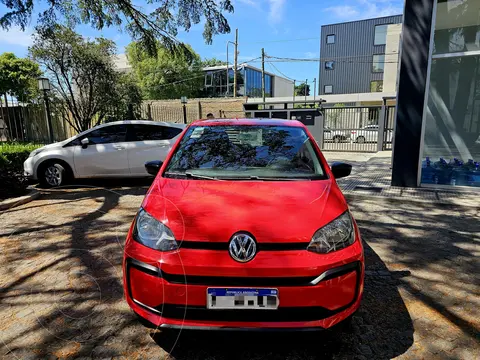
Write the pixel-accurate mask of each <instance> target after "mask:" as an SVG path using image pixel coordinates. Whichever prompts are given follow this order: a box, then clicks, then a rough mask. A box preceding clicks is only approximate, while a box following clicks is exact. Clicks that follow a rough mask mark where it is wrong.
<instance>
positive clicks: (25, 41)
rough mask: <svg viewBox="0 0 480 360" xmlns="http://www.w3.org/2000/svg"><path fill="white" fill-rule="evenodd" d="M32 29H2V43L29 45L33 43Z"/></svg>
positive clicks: (0, 38) (0, 40)
mask: <svg viewBox="0 0 480 360" xmlns="http://www.w3.org/2000/svg"><path fill="white" fill-rule="evenodd" d="M32 42H33V38H32V31H31V30H30V29H26V30H25V31H22V30H21V29H20V28H19V27H16V26H15V27H13V26H12V27H11V28H10V30H8V31H7V30H3V29H2V30H0V43H1V44H10V45H18V46H23V47H28V46H30V45H32Z"/></svg>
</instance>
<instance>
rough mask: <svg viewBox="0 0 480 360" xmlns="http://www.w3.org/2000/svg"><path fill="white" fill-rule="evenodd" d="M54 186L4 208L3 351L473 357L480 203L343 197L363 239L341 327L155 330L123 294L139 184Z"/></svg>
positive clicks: (30, 355)
mask: <svg viewBox="0 0 480 360" xmlns="http://www.w3.org/2000/svg"><path fill="white" fill-rule="evenodd" d="M104 185H105V184H104V183H102V182H98V183H93V184H90V185H89V186H79V187H74V188H72V189H67V190H55V191H51V192H49V193H48V194H45V195H43V196H42V197H41V198H40V199H38V200H35V201H33V202H31V203H28V204H25V205H22V206H20V207H16V208H12V209H10V210H7V211H5V212H3V213H0V264H1V265H2V266H1V268H0V284H1V290H0V320H1V322H0V339H1V342H0V358H3V359H50V358H51V359H55V358H62V359H64V358H99V359H104V358H124V359H127V358H128V359H152V358H156V359H159V358H173V359H315V358H321V359H330V358H331V359H388V358H395V357H398V358H401V359H422V358H423V359H462V360H463V359H479V358H480V345H479V333H480V332H479V329H480V279H479V275H478V274H479V273H480V268H479V258H480V246H479V245H480V221H479V219H480V210H479V209H478V208H474V207H453V206H445V205H439V204H435V203H427V202H423V203H421V202H415V203H414V202H411V203H410V202H391V201H390V202H386V201H381V200H379V199H369V198H366V197H363V198H361V197H359V198H355V199H351V200H350V201H349V203H350V206H351V209H352V211H353V214H354V216H355V217H356V218H357V221H358V224H359V226H360V228H361V232H362V235H363V239H364V241H365V252H366V271H367V274H366V284H365V294H364V299H363V304H362V307H361V309H360V310H359V312H358V313H357V315H356V316H355V317H354V320H353V325H352V328H351V329H349V330H347V331H345V332H339V331H324V332H319V333H317V332H315V333H266V334H263V333H261V334H259V333H254V334H251V333H221V332H196V331H188V332H187V331H182V332H181V333H176V332H161V331H158V330H150V329H147V328H144V327H143V326H142V325H140V324H139V323H138V322H137V320H136V318H135V317H134V316H133V314H132V312H131V311H130V310H129V308H128V306H127V304H126V302H125V301H124V299H123V290H122V269H121V259H122V252H123V251H122V249H123V244H124V238H125V234H126V232H127V230H128V227H129V226H130V223H131V220H132V218H133V216H134V214H135V212H136V211H137V210H138V207H139V205H140V203H141V201H142V199H143V195H144V193H145V192H146V190H147V187H148V186H147V185H148V184H145V183H134V184H127V185H125V184H121V186H117V185H115V184H114V185H109V186H108V188H103V187H101V186H104Z"/></svg>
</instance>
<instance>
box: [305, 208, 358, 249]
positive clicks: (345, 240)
mask: <svg viewBox="0 0 480 360" xmlns="http://www.w3.org/2000/svg"><path fill="white" fill-rule="evenodd" d="M354 242H355V230H354V228H353V221H352V217H351V215H350V213H349V212H348V211H346V212H344V213H343V214H342V215H340V216H339V217H338V218H336V219H335V220H333V221H332V222H330V223H328V224H327V225H325V226H324V227H322V228H320V229H318V230H317V231H316V232H315V234H313V237H312V240H311V241H310V244H309V245H308V248H307V249H308V250H309V251H313V252H317V253H320V254H327V253H329V252H332V251H336V250H340V249H343V248H346V247H347V246H350V245H352V244H353V243H354Z"/></svg>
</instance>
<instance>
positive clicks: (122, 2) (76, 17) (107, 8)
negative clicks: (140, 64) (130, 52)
mask: <svg viewBox="0 0 480 360" xmlns="http://www.w3.org/2000/svg"><path fill="white" fill-rule="evenodd" d="M0 3H2V4H4V6H5V7H6V8H7V9H8V10H7V11H6V12H4V13H3V15H1V16H0V26H1V27H2V28H4V29H6V30H8V29H9V28H10V27H12V26H19V27H20V28H22V30H24V29H25V28H26V27H27V26H29V25H30V23H31V20H32V16H33V18H36V21H37V24H38V25H40V26H41V27H48V28H53V29H54V28H55V27H56V25H57V24H59V23H60V22H61V21H62V20H64V22H65V24H66V25H67V26H69V27H71V28H73V27H74V26H75V25H76V24H90V25H91V26H92V27H93V28H95V29H97V30H101V29H103V28H105V27H110V26H117V27H119V28H121V29H122V30H123V29H124V30H126V31H127V33H129V34H130V36H131V37H132V38H133V39H134V40H137V41H140V42H141V43H142V44H143V45H145V46H146V48H147V49H148V50H149V52H150V53H151V54H154V53H155V48H156V45H157V40H160V41H161V42H162V44H164V46H166V47H167V48H169V49H171V50H172V49H174V48H176V47H177V45H179V44H178V42H177V40H176V39H175V38H174V36H176V35H177V31H178V29H184V30H185V31H188V30H189V29H190V28H191V27H192V25H194V24H198V23H200V21H201V20H202V18H203V19H204V20H205V25H204V27H203V37H204V39H205V41H206V42H207V43H211V42H212V36H213V35H216V34H226V33H229V32H230V26H229V25H228V22H227V19H226V18H225V17H224V15H223V13H224V12H233V6H232V4H231V0H219V1H216V0H215V1H214V0H207V1H205V0H162V1H157V0H152V1H149V3H150V4H155V8H154V9H153V11H152V12H150V13H146V12H144V10H143V9H142V7H141V6H140V5H139V4H138V3H136V2H135V1H133V0H49V1H41V0H14V1H12V0H0ZM124 24H125V26H124V27H122V25H124Z"/></svg>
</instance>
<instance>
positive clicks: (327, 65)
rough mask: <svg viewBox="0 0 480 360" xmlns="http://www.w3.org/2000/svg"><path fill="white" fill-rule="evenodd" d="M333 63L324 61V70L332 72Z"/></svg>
mask: <svg viewBox="0 0 480 360" xmlns="http://www.w3.org/2000/svg"><path fill="white" fill-rule="evenodd" d="M334 69H335V61H325V70H334Z"/></svg>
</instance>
